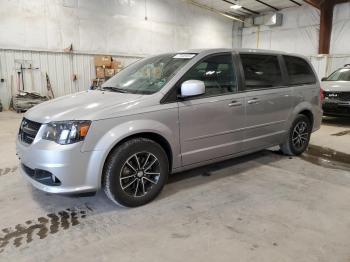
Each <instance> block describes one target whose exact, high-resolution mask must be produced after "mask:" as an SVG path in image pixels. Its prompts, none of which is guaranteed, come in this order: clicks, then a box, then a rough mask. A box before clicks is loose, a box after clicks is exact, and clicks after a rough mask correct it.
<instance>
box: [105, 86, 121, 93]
mask: <svg viewBox="0 0 350 262" xmlns="http://www.w3.org/2000/svg"><path fill="white" fill-rule="evenodd" d="M101 90H102V91H104V90H110V91H113V92H119V93H128V91H127V90H125V89H122V88H118V87H115V86H103V87H102V88H101Z"/></svg>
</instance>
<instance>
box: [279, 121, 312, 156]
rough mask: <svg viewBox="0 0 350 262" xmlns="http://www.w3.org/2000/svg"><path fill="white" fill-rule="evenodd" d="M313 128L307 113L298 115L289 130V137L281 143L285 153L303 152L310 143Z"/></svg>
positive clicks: (290, 154) (295, 154)
mask: <svg viewBox="0 0 350 262" xmlns="http://www.w3.org/2000/svg"><path fill="white" fill-rule="evenodd" d="M311 129H312V127H311V123H310V120H309V119H308V118H307V117H306V116H305V115H298V116H297V117H296V118H295V120H294V122H293V124H292V127H291V129H290V131H289V134H288V139H287V140H286V142H284V143H283V144H281V145H280V148H281V151H282V152H283V154H285V155H289V156H298V155H300V154H302V153H303V152H304V151H305V150H306V148H307V147H308V145H309V141H310V136H311Z"/></svg>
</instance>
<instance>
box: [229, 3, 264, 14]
mask: <svg viewBox="0 0 350 262" xmlns="http://www.w3.org/2000/svg"><path fill="white" fill-rule="evenodd" d="M222 1H223V2H225V3H228V4H230V5H235V3H234V2H231V1H228V0H222ZM242 9H243V10H245V11H248V12H250V13H252V14H255V15H259V14H260V13H259V12H256V11H254V10H251V9H249V8H246V7H244V6H242Z"/></svg>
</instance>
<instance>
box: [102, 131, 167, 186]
mask: <svg viewBox="0 0 350 262" xmlns="http://www.w3.org/2000/svg"><path fill="white" fill-rule="evenodd" d="M134 138H147V139H150V140H152V141H154V142H156V143H157V144H159V145H160V146H161V147H162V148H163V150H164V151H165V153H166V156H167V158H168V161H169V172H170V171H171V170H172V166H173V150H172V148H171V145H170V143H169V141H168V140H167V139H166V138H165V137H164V136H162V135H160V134H158V133H156V132H149V131H145V132H139V133H134V134H130V135H129V136H126V137H124V138H122V139H121V140H119V141H118V142H117V143H115V144H114V145H113V147H111V148H110V149H109V151H108V153H107V155H106V157H105V159H104V161H103V168H102V174H101V179H100V182H102V180H103V172H104V168H105V165H106V162H107V160H108V158H109V156H110V155H111V154H112V152H113V151H114V150H115V149H116V148H118V147H119V146H120V145H122V144H123V143H125V142H127V141H129V140H131V139H134Z"/></svg>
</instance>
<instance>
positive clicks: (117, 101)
mask: <svg viewBox="0 0 350 262" xmlns="http://www.w3.org/2000/svg"><path fill="white" fill-rule="evenodd" d="M142 97H143V95H139V94H126V93H117V92H109V91H99V90H92V91H84V92H80V93H76V94H72V95H68V96H64V97H59V98H56V99H54V100H50V101H47V102H44V103H41V104H39V105H37V106H35V107H32V108H31V109H30V110H28V111H27V112H26V113H25V115H24V117H26V118H28V119H30V120H33V121H36V122H39V123H48V122H51V121H65V120H98V119H100V118H101V112H104V113H106V111H107V112H108V109H110V111H111V112H112V111H113V112H115V111H124V110H130V109H132V108H133V105H134V104H135V105H136V104H138V103H137V101H139V100H140V99H141V98H142ZM99 113H100V114H99Z"/></svg>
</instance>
